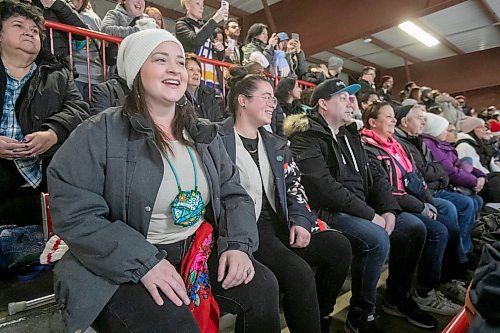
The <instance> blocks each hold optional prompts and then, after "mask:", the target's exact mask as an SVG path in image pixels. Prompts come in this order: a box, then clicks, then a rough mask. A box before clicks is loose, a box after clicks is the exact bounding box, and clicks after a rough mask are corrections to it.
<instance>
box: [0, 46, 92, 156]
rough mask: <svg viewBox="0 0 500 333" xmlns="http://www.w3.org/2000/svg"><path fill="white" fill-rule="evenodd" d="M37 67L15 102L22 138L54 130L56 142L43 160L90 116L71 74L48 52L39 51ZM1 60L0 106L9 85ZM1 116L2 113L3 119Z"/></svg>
mask: <svg viewBox="0 0 500 333" xmlns="http://www.w3.org/2000/svg"><path fill="white" fill-rule="evenodd" d="M35 62H36V64H37V66H38V67H37V68H36V70H35V72H34V73H33V75H32V77H31V79H30V80H29V81H28V82H26V84H25V85H24V87H23V88H22V90H21V94H20V95H19V97H18V99H17V102H16V117H17V121H18V122H19V125H20V126H21V130H22V132H23V135H27V134H30V133H33V132H38V131H45V130H48V129H52V130H53V131H54V132H55V133H56V135H57V143H56V144H55V145H54V146H52V147H51V148H50V149H49V150H47V151H46V152H45V153H44V154H43V155H42V158H44V157H50V156H52V155H53V154H54V153H55V151H56V150H57V149H58V148H59V146H60V145H61V144H62V143H63V142H64V141H65V140H66V138H67V137H68V136H69V134H70V133H71V132H72V131H73V130H74V129H75V128H76V127H77V126H78V125H79V124H80V123H81V122H82V121H83V120H84V119H85V118H87V117H88V116H89V106H88V104H87V103H85V102H84V101H83V99H82V95H81V94H80V92H79V91H78V89H77V88H76V86H75V83H74V82H73V80H72V79H71V73H70V71H69V69H68V68H66V67H64V66H63V65H62V64H61V63H60V62H58V61H57V60H56V58H55V57H54V56H52V55H51V54H50V53H49V52H48V51H47V50H44V49H42V50H40V53H39V54H38V58H37V59H36V60H35ZM6 75H7V74H6V72H5V67H4V65H3V62H2V61H1V59H0V103H1V105H3V103H4V96H5V89H6V84H7V78H6ZM1 117H2V114H0V120H1Z"/></svg>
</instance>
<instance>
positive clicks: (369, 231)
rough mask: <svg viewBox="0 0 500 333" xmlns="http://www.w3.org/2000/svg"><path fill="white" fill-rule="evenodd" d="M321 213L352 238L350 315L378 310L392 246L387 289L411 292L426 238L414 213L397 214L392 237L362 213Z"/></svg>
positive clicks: (324, 218)
mask: <svg viewBox="0 0 500 333" xmlns="http://www.w3.org/2000/svg"><path fill="white" fill-rule="evenodd" d="M319 215H320V218H322V219H323V220H325V221H327V223H328V224H329V225H330V226H331V227H333V228H335V229H337V230H340V231H341V232H342V233H343V234H344V235H345V236H346V237H347V238H348V239H349V241H350V242H351V246H352V253H353V260H352V264H351V277H352V286H351V290H352V297H351V301H350V314H351V315H352V314H354V315H359V316H367V315H371V314H373V313H375V304H376V297H377V282H378V280H379V278H380V275H381V273H382V267H383V265H384V263H385V261H386V259H387V255H388V253H389V248H391V251H390V257H389V277H388V279H387V289H388V291H390V292H392V293H394V294H398V293H407V292H409V290H410V284H411V280H412V276H413V273H414V272H415V269H416V267H417V264H418V261H419V259H420V254H421V251H422V248H423V246H424V241H425V238H426V229H425V226H424V224H423V223H422V221H420V220H419V219H418V218H416V217H414V216H412V215H411V214H408V213H401V214H399V215H398V216H397V218H396V225H395V228H394V231H393V233H392V234H391V236H390V237H389V235H388V234H387V232H386V231H385V230H384V229H383V228H381V227H380V226H378V225H376V224H375V223H373V222H372V221H369V220H366V219H363V218H360V217H356V216H352V215H349V214H345V213H328V214H327V215H326V214H324V211H323V212H320V213H319ZM325 215H326V216H325Z"/></svg>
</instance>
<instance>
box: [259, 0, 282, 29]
mask: <svg viewBox="0 0 500 333" xmlns="http://www.w3.org/2000/svg"><path fill="white" fill-rule="evenodd" d="M261 2H262V6H264V13H266V18H267V23H268V24H269V27H270V28H271V30H272V31H273V32H275V33H277V32H278V27H277V26H276V22H274V17H273V13H271V8H269V5H268V3H267V0H261Z"/></svg>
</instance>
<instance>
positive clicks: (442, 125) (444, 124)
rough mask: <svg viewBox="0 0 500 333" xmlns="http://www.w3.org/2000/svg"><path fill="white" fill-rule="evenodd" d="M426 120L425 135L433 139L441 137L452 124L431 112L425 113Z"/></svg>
mask: <svg viewBox="0 0 500 333" xmlns="http://www.w3.org/2000/svg"><path fill="white" fill-rule="evenodd" d="M425 120H426V121H425V126H424V133H425V134H429V135H431V136H433V137H438V136H440V135H441V133H443V132H444V131H445V130H446V129H447V128H448V125H449V124H450V123H449V122H448V120H446V119H445V118H443V117H441V116H438V115H435V114H434V113H429V112H426V113H425Z"/></svg>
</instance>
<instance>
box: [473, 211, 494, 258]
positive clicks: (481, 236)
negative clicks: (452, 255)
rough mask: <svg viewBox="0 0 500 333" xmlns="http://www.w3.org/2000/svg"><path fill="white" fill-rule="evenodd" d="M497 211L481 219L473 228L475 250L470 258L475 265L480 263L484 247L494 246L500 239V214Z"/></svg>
mask: <svg viewBox="0 0 500 333" xmlns="http://www.w3.org/2000/svg"><path fill="white" fill-rule="evenodd" d="M492 211H493V209H492ZM495 211H496V212H494V213H491V214H488V215H484V216H482V217H480V218H479V219H478V220H477V222H476V223H475V224H474V226H473V227H472V232H471V237H472V244H473V249H472V253H471V256H470V257H471V259H472V261H473V262H474V263H475V264H478V263H479V259H480V258H481V253H482V252H483V248H484V245H485V244H493V242H495V241H498V240H499V239H500V212H499V211H498V210H495Z"/></svg>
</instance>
